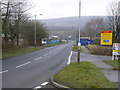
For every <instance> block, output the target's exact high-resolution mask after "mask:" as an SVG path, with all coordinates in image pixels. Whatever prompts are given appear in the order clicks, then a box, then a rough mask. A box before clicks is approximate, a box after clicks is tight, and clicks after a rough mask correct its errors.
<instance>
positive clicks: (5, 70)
mask: <svg viewBox="0 0 120 90" xmlns="http://www.w3.org/2000/svg"><path fill="white" fill-rule="evenodd" d="M72 45H73V42H70V43H68V44H64V45H58V46H54V47H49V48H45V49H43V50H38V51H35V52H31V53H27V54H23V55H19V56H16V57H12V58H7V59H5V60H3V62H2V72H0V74H2V86H3V88H34V87H36V86H40V85H43V86H44V84H47V83H48V82H49V79H50V77H51V76H53V75H54V74H55V73H57V72H58V71H59V70H61V69H62V68H63V67H65V66H66V65H67V61H68V57H69V55H70V51H71V47H72Z"/></svg>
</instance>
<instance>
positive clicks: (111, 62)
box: [104, 60, 120, 70]
mask: <svg viewBox="0 0 120 90" xmlns="http://www.w3.org/2000/svg"><path fill="white" fill-rule="evenodd" d="M104 62H105V63H107V64H109V65H111V66H113V69H114V70H120V60H105V61H104Z"/></svg>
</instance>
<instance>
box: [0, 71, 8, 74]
mask: <svg viewBox="0 0 120 90" xmlns="http://www.w3.org/2000/svg"><path fill="white" fill-rule="evenodd" d="M5 72H8V70H5V71H1V72H0V74H2V73H5Z"/></svg>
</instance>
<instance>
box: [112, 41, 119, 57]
mask: <svg viewBox="0 0 120 90" xmlns="http://www.w3.org/2000/svg"><path fill="white" fill-rule="evenodd" d="M113 55H120V43H113Z"/></svg>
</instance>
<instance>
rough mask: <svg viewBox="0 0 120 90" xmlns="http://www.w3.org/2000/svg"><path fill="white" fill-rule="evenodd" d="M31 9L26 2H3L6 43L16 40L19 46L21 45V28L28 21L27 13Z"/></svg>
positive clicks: (8, 0) (16, 0) (12, 0)
mask: <svg viewBox="0 0 120 90" xmlns="http://www.w3.org/2000/svg"><path fill="white" fill-rule="evenodd" d="M29 9H30V8H28V7H27V2H26V1H25V0H22V1H21V0H20V1H18V0H5V1H2V16H3V17H2V21H3V33H4V35H5V41H6V42H7V41H8V39H11V40H12V41H13V42H14V39H15V38H16V39H17V45H19V35H20V30H21V29H20V27H21V26H22V25H23V22H24V21H26V20H27V19H28V16H27V13H26V12H27V11H28V10H29Z"/></svg>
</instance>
